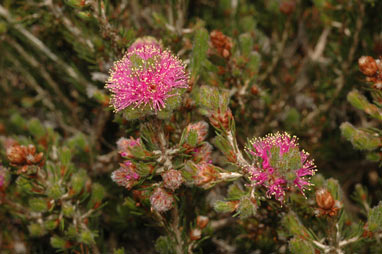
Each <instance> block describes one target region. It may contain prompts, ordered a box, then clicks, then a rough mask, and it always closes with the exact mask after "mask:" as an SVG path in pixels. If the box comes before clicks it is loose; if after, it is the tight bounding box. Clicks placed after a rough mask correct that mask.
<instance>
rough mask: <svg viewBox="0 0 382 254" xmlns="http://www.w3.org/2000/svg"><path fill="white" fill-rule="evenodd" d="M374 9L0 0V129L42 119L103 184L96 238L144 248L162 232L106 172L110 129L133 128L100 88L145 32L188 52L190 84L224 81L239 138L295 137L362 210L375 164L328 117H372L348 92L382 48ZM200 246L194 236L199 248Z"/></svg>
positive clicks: (376, 180)
mask: <svg viewBox="0 0 382 254" xmlns="http://www.w3.org/2000/svg"><path fill="white" fill-rule="evenodd" d="M381 12H382V2H381V1H377V0H375V1H373V0H311V1H308V0H306V1H305V0H269V1H250V0H220V1H212V0H194V1H186V0H171V1H159V0H158V1H146V0H142V1H138V0H129V1H128V0H121V1H112V0H104V1H97V0H43V1H37V0H2V1H0V56H1V57H0V74H1V75H0V135H2V136H3V137H5V136H8V137H18V136H20V135H23V136H26V137H33V139H34V142H35V143H37V144H43V143H44V142H46V139H47V136H46V134H44V133H42V134H39V128H42V127H39V125H40V124H41V125H43V126H48V127H49V128H51V129H54V131H55V132H56V133H57V135H58V136H60V138H62V139H63V140H65V142H67V143H68V144H67V146H69V147H70V146H71V145H70V142H72V144H73V145H72V147H77V148H76V149H79V151H78V153H76V154H75V156H72V157H73V158H72V159H73V162H74V163H75V164H76V165H77V166H78V167H80V168H83V169H85V170H86V171H87V172H88V174H89V175H90V176H91V177H92V179H94V180H95V181H96V182H99V183H102V184H103V185H104V186H106V188H107V198H108V203H107V204H106V206H105V207H104V208H103V209H104V211H103V215H102V216H101V222H99V223H100V225H102V226H101V227H100V228H102V229H101V230H100V231H99V232H98V234H99V235H102V237H99V238H98V239H99V241H101V243H100V244H99V245H100V246H107V247H103V248H105V249H109V250H110V249H113V248H117V247H121V246H124V247H125V249H126V250H129V251H130V252H129V253H150V252H151V251H152V249H153V246H151V245H147V241H150V240H148V239H155V238H156V237H157V236H158V235H159V231H155V230H156V227H154V225H150V224H149V223H150V222H149V220H147V218H144V217H141V218H139V217H133V216H132V214H131V211H130V210H129V207H127V206H122V203H123V194H126V193H127V191H122V190H121V189H120V188H113V184H112V182H111V180H110V172H111V170H113V169H114V168H115V165H116V164H117V161H118V156H117V153H116V151H115V142H116V140H117V139H118V138H119V137H122V136H129V135H134V134H136V133H137V131H138V123H137V122H136V121H131V122H130V121H129V122H128V121H126V120H124V119H123V118H121V117H120V116H115V115H114V114H112V111H111V109H110V107H109V106H108V104H109V95H108V94H107V93H106V91H105V90H104V85H105V81H106V79H107V76H108V71H109V69H110V68H111V66H112V64H113V62H114V61H116V60H118V59H119V58H121V56H122V55H123V54H124V52H125V51H126V49H127V48H128V46H129V45H130V44H131V43H133V42H134V40H135V39H136V38H138V37H141V36H145V35H150V36H153V37H155V38H156V39H158V40H160V41H161V43H162V44H163V45H164V47H167V48H170V49H171V50H172V51H173V52H174V53H176V54H177V55H178V56H179V57H180V58H181V59H183V60H184V61H185V63H187V65H188V71H189V73H190V76H191V86H193V87H197V86H201V85H209V86H215V87H220V88H225V89H227V90H229V92H230V95H231V102H230V108H231V110H232V113H233V115H234V117H235V121H236V130H237V137H238V142H239V147H243V146H244V144H245V142H246V140H247V137H253V136H262V135H264V134H267V133H269V132H275V131H277V130H280V131H282V130H286V131H288V132H290V133H292V134H293V135H296V136H298V137H300V143H301V146H302V147H304V148H305V149H306V150H308V151H309V152H310V153H311V154H312V157H313V158H315V161H316V164H317V166H318V169H319V172H321V173H322V174H324V175H325V176H326V177H335V178H337V179H339V181H340V183H341V186H342V189H343V191H344V192H345V193H346V194H347V195H345V197H347V198H345V203H347V205H348V206H349V209H350V210H352V212H354V213H359V210H358V208H357V207H355V206H354V205H353V204H352V203H351V202H350V201H349V197H350V196H349V195H350V193H352V192H353V190H354V188H355V184H356V183H362V184H363V185H364V186H366V188H367V189H368V190H369V193H370V195H371V199H372V203H373V204H376V203H377V201H378V199H377V198H376V197H378V196H381V194H382V193H381V188H380V186H381V183H380V182H381V175H382V173H381V170H380V169H379V167H378V166H379V165H378V163H376V162H370V161H368V160H366V159H365V155H364V154H363V153H361V152H358V151H356V150H354V149H353V147H352V145H351V144H350V143H349V142H348V141H346V140H345V139H344V138H343V137H342V136H341V131H340V129H339V126H340V124H341V123H343V122H347V121H348V122H351V123H352V124H353V125H354V126H364V127H375V128H378V127H379V128H380V123H379V122H378V121H377V120H376V119H371V118H369V117H367V116H366V115H365V114H363V113H362V112H361V111H360V110H358V109H355V108H354V107H352V106H351V104H350V103H349V102H348V101H347V99H346V97H347V94H348V93H349V91H351V90H352V89H354V88H357V89H358V90H361V91H363V92H365V94H366V96H370V95H368V90H369V86H368V85H367V83H366V82H365V80H364V76H363V75H362V73H361V72H359V69H358V64H357V60H358V58H359V57H361V56H362V55H371V56H374V57H375V58H377V57H378V56H380V55H382V18H381ZM186 99H187V98H186ZM189 100H190V101H188V103H189V104H190V106H189V109H184V111H185V113H186V116H187V114H188V111H191V109H192V107H193V102H192V100H191V99H189ZM31 119H32V120H31ZM36 122H37V123H36ZM36 126H37V127H36ZM211 133H212V131H211ZM211 136H212V135H211ZM73 149H74V148H73ZM114 187H115V186H114ZM195 195H198V193H195ZM3 219H4V218H2V219H1V220H2V221H3ZM1 224H2V226H5V227H9V232H13V233H14V234H17V233H15V232H17V231H18V230H19V229H18V228H17V227H15V226H14V225H11V224H7V222H1ZM127 225H128V226H127ZM142 225H145V226H144V227H143V226H142ZM225 230H229V231H234V232H235V234H234V235H242V236H243V238H240V240H237V241H239V242H240V241H243V246H245V245H246V244H247V245H248V244H249V245H250V243H249V242H248V241H245V238H246V237H249V235H250V233H248V232H250V231H251V230H253V229H248V228H247V229H245V225H240V224H237V225H236V226H234V228H230V229H225ZM236 231H237V232H236ZM243 232H244V233H243ZM221 235H224V232H223V231H222V232H221ZM102 241H104V242H102ZM152 241H154V240H152ZM263 244H264V246H265V247H264V248H263V249H266V248H267V247H266V246H269V243H267V242H266V241H265V240H264V241H263ZM211 245H212V244H211V243H210V244H206V245H204V246H203V245H202V249H203V248H204V251H205V253H209V248H213V247H211ZM35 246H37V245H35ZM247 247H248V246H247ZM244 248H246V247H244ZM36 253H44V251H43V250H42V249H41V250H38V251H37V252H36ZM45 253H51V252H49V251H45Z"/></svg>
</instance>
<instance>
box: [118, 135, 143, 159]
mask: <svg viewBox="0 0 382 254" xmlns="http://www.w3.org/2000/svg"><path fill="white" fill-rule="evenodd" d="M117 146H118V150H119V153H120V154H121V156H123V157H127V158H133V157H134V154H133V149H136V148H138V147H140V146H141V139H140V138H138V139H134V138H133V137H130V138H129V139H127V138H120V139H119V140H118V141H117Z"/></svg>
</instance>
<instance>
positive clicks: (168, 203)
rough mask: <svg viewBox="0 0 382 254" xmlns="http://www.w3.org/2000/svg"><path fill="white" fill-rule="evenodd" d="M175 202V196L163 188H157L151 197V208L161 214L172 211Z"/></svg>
mask: <svg viewBox="0 0 382 254" xmlns="http://www.w3.org/2000/svg"><path fill="white" fill-rule="evenodd" d="M174 202H175V199H174V197H173V195H172V194H170V193H168V192H167V191H165V190H164V189H162V188H156V189H155V191H154V193H153V194H152V195H151V197H150V203H151V207H152V208H153V209H154V210H156V211H158V212H160V213H162V212H166V211H168V210H170V209H171V208H172V207H173V205H174Z"/></svg>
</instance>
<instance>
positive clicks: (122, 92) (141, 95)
mask: <svg viewBox="0 0 382 254" xmlns="http://www.w3.org/2000/svg"><path fill="white" fill-rule="evenodd" d="M187 82H188V76H187V74H186V73H185V67H184V64H183V63H182V61H181V60H179V59H178V58H177V57H176V56H174V55H172V54H171V52H170V51H169V50H162V48H161V47H160V45H159V43H158V42H156V41H155V40H152V39H150V40H147V39H146V40H144V39H143V40H137V41H136V42H135V43H134V44H133V45H132V46H131V47H130V48H129V49H128V52H127V53H126V54H125V56H124V57H123V58H122V59H121V60H120V61H117V62H116V63H115V64H114V67H113V69H112V71H111V73H110V77H109V80H108V82H107V84H106V88H108V89H109V90H110V91H111V92H112V100H111V101H112V104H113V106H114V109H115V111H117V112H118V111H121V110H123V109H125V108H127V107H132V108H137V107H138V108H143V107H145V106H149V107H150V108H151V109H153V110H155V112H156V111H157V110H161V109H163V108H165V107H166V101H167V99H168V98H170V97H172V96H179V93H180V91H179V89H180V88H187V87H188V84H187Z"/></svg>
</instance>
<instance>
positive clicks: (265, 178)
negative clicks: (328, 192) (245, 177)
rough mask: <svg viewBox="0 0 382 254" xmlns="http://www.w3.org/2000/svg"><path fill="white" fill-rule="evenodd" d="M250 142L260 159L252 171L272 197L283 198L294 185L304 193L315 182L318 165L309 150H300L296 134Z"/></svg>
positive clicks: (271, 135) (251, 150) (268, 136)
mask: <svg viewBox="0 0 382 254" xmlns="http://www.w3.org/2000/svg"><path fill="white" fill-rule="evenodd" d="M250 143H251V145H250V147H248V150H249V153H250V154H252V155H253V156H255V157H256V158H257V159H258V160H257V163H256V164H255V165H254V166H253V167H251V168H249V169H248V173H249V174H250V176H251V180H252V181H253V182H254V184H255V185H262V186H265V187H266V188H267V189H268V190H267V195H268V197H271V196H275V198H276V199H277V200H279V201H280V202H282V201H283V200H284V198H285V191H286V190H288V189H289V188H290V187H292V186H295V187H297V188H298V189H299V190H300V191H301V193H304V190H305V189H306V188H307V186H310V185H311V184H310V182H309V179H308V178H309V176H312V175H314V173H315V171H316V166H315V165H314V163H313V160H309V159H308V154H307V153H306V152H304V151H300V150H299V147H298V143H297V138H296V137H291V136H290V135H289V134H288V133H282V134H281V133H276V134H269V135H267V136H266V137H264V138H259V139H254V140H252V141H251V142H250Z"/></svg>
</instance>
